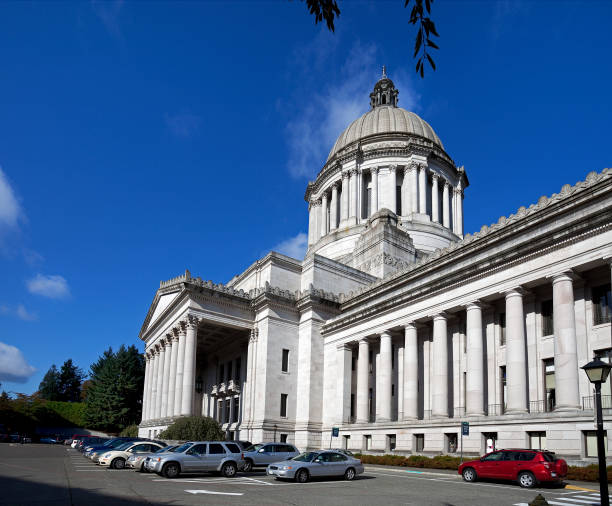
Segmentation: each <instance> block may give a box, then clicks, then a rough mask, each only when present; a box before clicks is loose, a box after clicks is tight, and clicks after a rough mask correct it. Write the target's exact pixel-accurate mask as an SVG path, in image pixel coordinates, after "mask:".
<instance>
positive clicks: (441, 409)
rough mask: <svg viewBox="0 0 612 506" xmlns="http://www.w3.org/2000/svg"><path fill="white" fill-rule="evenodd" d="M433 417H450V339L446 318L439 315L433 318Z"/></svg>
mask: <svg viewBox="0 0 612 506" xmlns="http://www.w3.org/2000/svg"><path fill="white" fill-rule="evenodd" d="M432 379H433V385H432V389H431V390H432V394H431V400H432V406H431V415H432V416H433V417H448V337H447V325H446V316H445V315H444V314H437V315H436V316H434V318H433V378H432Z"/></svg>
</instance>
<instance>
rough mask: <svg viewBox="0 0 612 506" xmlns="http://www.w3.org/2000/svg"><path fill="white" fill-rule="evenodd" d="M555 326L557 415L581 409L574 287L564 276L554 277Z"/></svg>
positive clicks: (570, 279)
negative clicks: (561, 412)
mask: <svg viewBox="0 0 612 506" xmlns="http://www.w3.org/2000/svg"><path fill="white" fill-rule="evenodd" d="M553 325H554V331H555V337H554V343H555V397H556V399H555V411H569V410H575V409H579V408H580V393H579V391H578V352H577V344H576V317H575V314H574V286H573V283H572V278H571V277H570V276H569V275H568V273H566V272H563V273H559V274H556V275H555V276H553Z"/></svg>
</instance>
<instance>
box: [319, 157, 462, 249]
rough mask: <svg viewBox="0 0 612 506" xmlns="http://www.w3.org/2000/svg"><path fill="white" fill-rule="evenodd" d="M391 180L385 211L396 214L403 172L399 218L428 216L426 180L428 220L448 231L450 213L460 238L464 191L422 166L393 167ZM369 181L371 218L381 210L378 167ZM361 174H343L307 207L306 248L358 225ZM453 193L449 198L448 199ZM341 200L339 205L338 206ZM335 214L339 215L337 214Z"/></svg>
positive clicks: (413, 164) (417, 164) (354, 171)
mask: <svg viewBox="0 0 612 506" xmlns="http://www.w3.org/2000/svg"><path fill="white" fill-rule="evenodd" d="M388 170H389V174H390V177H388V178H387V184H388V186H389V188H387V191H386V192H385V194H386V195H387V200H388V202H386V204H385V207H388V208H389V209H390V210H391V211H393V212H397V210H398V205H397V199H396V191H395V189H396V187H397V172H398V170H403V171H404V178H403V182H402V186H401V199H402V214H403V215H404V216H408V215H410V214H427V180H428V177H431V209H432V211H431V220H432V221H433V222H435V223H441V224H442V225H443V226H444V227H447V228H451V211H452V213H453V214H452V216H453V217H454V219H453V223H452V227H453V232H455V233H456V234H457V235H462V234H463V191H462V189H461V186H458V187H453V186H452V185H451V183H450V182H449V181H447V180H446V179H444V178H442V179H443V181H440V178H441V177H442V176H440V175H439V174H438V173H437V172H434V171H432V170H429V169H428V168H427V165H426V164H425V163H419V162H413V163H411V164H410V165H408V166H406V167H404V168H403V169H398V167H397V166H395V165H390V166H389V167H388ZM369 172H370V174H371V177H372V197H371V210H370V215H372V214H374V213H376V212H377V211H378V210H379V209H380V208H381V207H382V206H381V203H380V199H379V194H380V193H381V192H380V191H379V187H380V184H379V167H372V168H370V169H369ZM361 174H362V171H361V170H358V169H350V170H347V171H344V172H342V174H341V180H340V181H335V182H334V183H332V185H331V187H330V188H331V189H327V190H326V191H324V192H323V193H322V194H321V197H320V198H317V199H313V200H312V201H311V203H310V206H309V213H310V214H309V229H308V230H309V234H308V244H309V245H310V244H314V243H316V242H317V241H318V240H319V238H321V237H325V236H326V235H327V234H328V233H330V232H333V231H334V230H336V229H337V228H339V227H340V226H350V225H354V224H356V223H357V222H358V220H359V218H360V213H359V188H360V181H359V178H360V176H361ZM440 186H442V216H441V217H440V212H439V193H440ZM451 191H452V195H451ZM338 198H340V202H338ZM338 210H339V211H340V213H338Z"/></svg>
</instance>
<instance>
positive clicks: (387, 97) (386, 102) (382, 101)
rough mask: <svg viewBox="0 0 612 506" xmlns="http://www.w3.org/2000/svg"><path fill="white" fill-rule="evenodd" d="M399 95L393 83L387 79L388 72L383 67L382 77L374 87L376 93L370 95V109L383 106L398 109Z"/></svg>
mask: <svg viewBox="0 0 612 506" xmlns="http://www.w3.org/2000/svg"><path fill="white" fill-rule="evenodd" d="M398 94H399V91H398V90H397V89H396V88H395V85H394V84H393V81H391V79H389V78H388V77H387V70H386V68H385V66H384V65H383V68H382V76H381V78H380V79H379V80H378V82H377V83H376V84H375V85H374V91H373V92H372V93H370V107H371V108H372V109H374V108H376V107H382V106H390V107H397V95H398Z"/></svg>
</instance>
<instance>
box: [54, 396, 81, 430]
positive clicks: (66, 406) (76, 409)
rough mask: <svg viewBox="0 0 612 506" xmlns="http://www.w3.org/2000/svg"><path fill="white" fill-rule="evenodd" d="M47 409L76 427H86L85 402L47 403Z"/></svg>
mask: <svg viewBox="0 0 612 506" xmlns="http://www.w3.org/2000/svg"><path fill="white" fill-rule="evenodd" d="M45 407H46V408H47V409H48V410H50V411H52V412H54V413H56V414H57V415H58V416H59V417H60V418H62V419H63V420H66V421H67V422H69V423H70V424H71V425H73V426H74V427H83V426H85V403H84V402H61V401H46V402H45Z"/></svg>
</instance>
